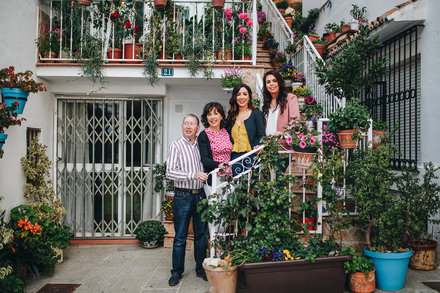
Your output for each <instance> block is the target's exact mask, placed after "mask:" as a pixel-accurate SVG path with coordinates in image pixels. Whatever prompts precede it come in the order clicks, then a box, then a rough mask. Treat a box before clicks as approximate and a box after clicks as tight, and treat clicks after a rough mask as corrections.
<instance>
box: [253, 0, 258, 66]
mask: <svg viewBox="0 0 440 293" xmlns="http://www.w3.org/2000/svg"><path fill="white" fill-rule="evenodd" d="M252 19H253V22H252V65H257V38H258V36H257V31H258V17H257V0H253V1H252Z"/></svg>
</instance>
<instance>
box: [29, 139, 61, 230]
mask: <svg viewBox="0 0 440 293" xmlns="http://www.w3.org/2000/svg"><path fill="white" fill-rule="evenodd" d="M46 149H47V146H45V145H42V144H40V143H39V142H38V137H35V138H34V139H33V140H32V141H31V145H30V146H29V148H28V150H27V152H28V155H27V156H26V157H23V158H21V160H20V161H21V166H22V167H23V170H24V173H25V175H26V177H27V183H26V185H25V188H24V196H25V197H26V198H27V199H28V200H29V201H30V202H31V204H30V205H31V207H32V208H33V209H35V210H36V211H37V217H38V219H40V220H43V219H49V220H51V221H53V222H55V223H60V222H61V219H62V217H63V216H64V215H65V214H66V210H65V209H64V207H63V206H62V204H61V200H60V199H59V198H56V196H55V191H54V189H53V183H52V180H50V179H49V176H50V167H51V166H52V162H51V161H50V160H49V157H48V156H47V155H46ZM44 206H49V207H50V208H52V209H53V210H55V212H53V213H46V212H45V211H44V210H43V208H44Z"/></svg>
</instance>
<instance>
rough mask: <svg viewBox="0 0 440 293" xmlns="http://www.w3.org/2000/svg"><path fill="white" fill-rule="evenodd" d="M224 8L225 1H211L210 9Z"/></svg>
mask: <svg viewBox="0 0 440 293" xmlns="http://www.w3.org/2000/svg"><path fill="white" fill-rule="evenodd" d="M223 6H225V0H212V7H214V8H215V9H222V8H223Z"/></svg>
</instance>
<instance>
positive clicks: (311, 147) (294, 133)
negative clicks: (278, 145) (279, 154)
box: [286, 123, 320, 169]
mask: <svg viewBox="0 0 440 293" xmlns="http://www.w3.org/2000/svg"><path fill="white" fill-rule="evenodd" d="M288 133H289V134H288V135H287V137H286V143H287V144H288V145H291V146H292V148H293V150H294V153H293V156H292V157H293V158H295V160H296V166H297V167H298V168H300V169H308V168H310V166H311V165H312V158H313V156H314V155H315V154H316V152H317V151H318V149H319V148H320V143H319V140H318V139H317V134H318V133H317V132H316V131H314V130H309V129H308V128H307V127H303V124H302V123H299V124H296V125H295V126H294V127H292V128H291V129H289V130H288Z"/></svg>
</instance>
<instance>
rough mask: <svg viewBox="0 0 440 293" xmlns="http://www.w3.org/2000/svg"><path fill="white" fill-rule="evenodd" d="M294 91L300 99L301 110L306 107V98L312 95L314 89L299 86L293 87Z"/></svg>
mask: <svg viewBox="0 0 440 293" xmlns="http://www.w3.org/2000/svg"><path fill="white" fill-rule="evenodd" d="M292 93H293V94H294V95H295V96H296V97H297V99H298V105H299V108H300V110H301V109H302V108H303V107H304V99H305V98H306V97H310V96H311V95H312V91H311V90H310V89H309V88H307V87H306V86H304V85H303V86H297V87H294V88H293V89H292Z"/></svg>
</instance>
